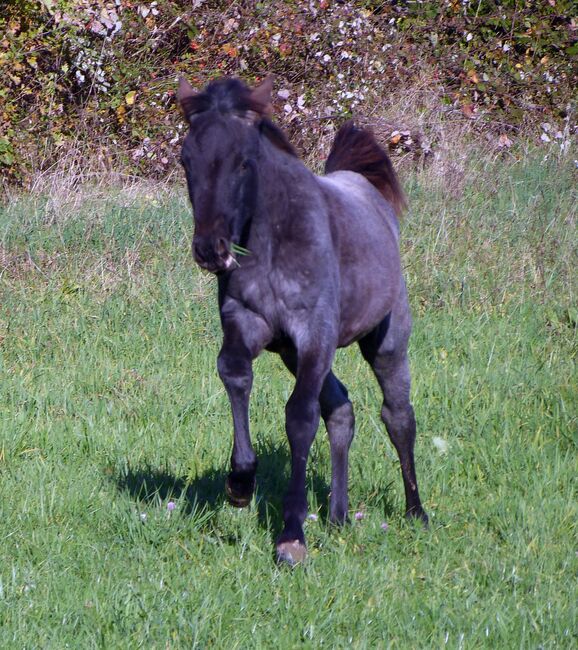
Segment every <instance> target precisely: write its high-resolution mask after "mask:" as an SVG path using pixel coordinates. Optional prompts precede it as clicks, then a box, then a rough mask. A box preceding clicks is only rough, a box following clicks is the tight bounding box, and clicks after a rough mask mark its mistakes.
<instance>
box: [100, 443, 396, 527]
mask: <svg viewBox="0 0 578 650" xmlns="http://www.w3.org/2000/svg"><path fill="white" fill-rule="evenodd" d="M256 452H257V456H258V459H259V465H258V467H257V487H256V492H255V497H254V499H253V502H252V505H251V508H256V509H257V519H258V522H259V525H260V526H261V527H262V528H263V529H264V530H266V531H268V533H269V534H270V535H271V536H272V537H273V539H275V538H276V537H277V536H278V535H279V534H280V533H281V531H282V529H283V496H284V494H285V491H286V489H287V484H288V479H289V469H290V457H289V452H288V449H287V446H286V445H283V444H278V445H274V444H270V443H265V444H262V445H260V446H259V447H258V448H257V449H256ZM311 460H312V461H313V459H311ZM227 473H228V467H227V466H223V467H222V468H218V469H216V468H210V469H207V470H205V471H204V472H202V473H201V474H199V475H198V476H197V477H195V478H194V479H192V480H191V479H186V478H185V477H180V476H176V475H175V474H174V473H172V472H171V471H170V470H168V469H163V468H159V467H154V466H152V465H144V466H140V467H131V466H130V465H127V466H125V467H124V468H122V469H119V470H118V471H117V472H116V474H115V475H114V476H113V480H114V482H115V484H116V487H117V489H118V490H119V491H120V492H125V493H128V494H129V495H130V497H131V498H132V499H134V500H135V501H137V502H140V503H146V504H159V505H160V504H161V503H163V502H166V501H168V500H170V499H173V500H179V501H181V510H182V512H183V513H184V514H185V515H193V514H195V513H208V514H211V513H213V514H216V513H217V512H218V511H219V510H220V509H221V508H223V507H229V506H226V504H227V503H228V502H227V499H226V496H225V479H226V477H227ZM328 478H329V476H325V474H323V475H321V474H320V472H319V471H318V469H317V467H316V465H315V463H314V462H311V463H310V465H309V469H308V478H307V492H308V501H309V505H310V506H313V507H314V509H315V512H316V514H317V515H318V516H319V518H320V519H321V520H322V521H328V515H329V494H330V490H329V485H328V483H327V479H328ZM391 484H392V483H389V484H388V485H385V486H384V485H379V486H377V485H376V486H374V487H373V489H372V490H370V492H369V494H366V495H364V496H365V498H364V503H365V504H366V505H367V506H370V507H371V508H375V507H379V508H380V509H383V511H384V515H385V517H386V519H387V518H389V517H390V516H393V514H394V512H395V508H394V506H393V502H392V501H391V499H390V494H391V492H390V490H391ZM352 505H353V504H352ZM231 507H232V506H231Z"/></svg>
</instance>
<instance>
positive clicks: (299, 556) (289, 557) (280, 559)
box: [277, 539, 307, 567]
mask: <svg viewBox="0 0 578 650" xmlns="http://www.w3.org/2000/svg"><path fill="white" fill-rule="evenodd" d="M306 558H307V547H306V546H305V544H303V542H300V541H299V540H298V539H295V540H293V541H292V542H281V543H280V544H277V563H278V564H286V565H288V566H290V567H294V566H295V565H297V564H301V563H302V562H305V559H306Z"/></svg>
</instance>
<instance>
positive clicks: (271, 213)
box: [254, 140, 316, 231]
mask: <svg viewBox="0 0 578 650" xmlns="http://www.w3.org/2000/svg"><path fill="white" fill-rule="evenodd" d="M314 187H316V181H315V176H314V175H313V174H312V173H311V172H310V171H309V170H308V169H307V167H305V165H304V164H303V163H302V162H301V161H300V160H299V159H298V158H296V157H294V156H291V155H289V154H288V153H286V152H285V151H281V150H280V149H278V148H277V147H276V146H275V145H273V144H271V143H270V142H268V141H267V140H265V141H264V142H263V144H262V149H261V157H260V161H259V181H258V194H257V209H256V212H255V216H254V221H255V226H257V227H258V228H259V229H260V230H269V231H270V230H274V229H275V227H276V226H278V225H280V224H282V223H283V222H285V221H286V220H287V219H289V218H290V219H296V218H299V215H300V213H301V210H300V209H299V208H300V203H303V204H304V203H305V199H306V198H307V194H308V193H309V194H311V192H313V191H314Z"/></svg>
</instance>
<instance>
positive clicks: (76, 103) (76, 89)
mask: <svg viewBox="0 0 578 650" xmlns="http://www.w3.org/2000/svg"><path fill="white" fill-rule="evenodd" d="M573 10H574V11H575V5H574V3H573V2H571V1H570V0H547V1H540V2H538V1H529V2H522V1H519V0H508V1H506V2H494V1H489V0H476V1H475V2H469V1H463V0H462V1H461V2H458V1H454V0H444V1H442V2H411V3H410V2H394V1H389V2H372V1H371V0H367V1H358V2H352V1H347V0H344V1H341V2H329V1H327V0H321V1H306V0H294V1H290V0H285V1H279V2H260V3H259V2H258V3H255V2H246V1H242V2H237V3H230V2H223V1H222V0H213V1H209V0H167V1H163V2H160V1H159V2H152V3H149V2H143V3H139V2H136V1H133V0H114V1H105V0H74V1H73V0H43V1H42V2H40V1H35V0H8V3H7V5H6V8H5V9H4V8H3V10H2V13H1V15H0V35H2V36H0V39H1V40H0V172H1V174H2V178H3V180H4V183H20V184H21V183H26V182H27V180H28V179H29V178H30V177H31V176H32V175H34V174H35V173H37V172H38V171H43V170H47V169H50V168H51V167H52V166H54V165H56V164H58V162H59V161H60V160H62V158H63V157H64V156H68V155H74V156H77V157H78V156H80V157H83V159H86V160H88V159H89V158H90V157H94V156H96V157H97V158H98V159H99V161H100V163H101V165H104V166H105V167H110V168H115V169H123V170H126V171H127V172H129V173H131V174H139V175H142V174H146V175H156V176H166V175H167V174H168V173H169V171H170V170H171V169H172V168H173V163H174V160H175V156H176V152H177V149H178V147H177V142H178V141H179V139H180V137H181V133H182V128H183V126H182V122H181V118H180V115H179V113H178V111H177V109H176V106H175V103H174V91H175V85H176V79H177V77H178V75H180V74H185V75H186V76H187V78H188V79H189V80H190V82H191V83H192V84H193V85H197V86H202V85H204V84H205V83H206V82H207V81H208V80H209V79H211V78H214V77H216V76H220V75H223V74H227V75H238V76H241V77H243V78H244V79H246V80H247V81H249V82H255V81H257V80H259V79H260V78H262V77H263V76H264V75H266V74H269V73H274V74H275V75H276V93H275V98H276V105H275V112H276V116H277V118H278V119H279V120H280V121H281V122H282V124H283V126H284V128H286V129H288V131H289V132H290V134H291V136H292V138H293V139H294V140H295V141H296V144H297V146H298V147H299V146H301V147H302V148H305V146H306V145H305V143H306V142H309V143H310V142H312V141H313V142H315V141H316V140H315V139H313V140H312V139H311V136H312V135H313V136H314V135H315V134H317V135H319V134H320V133H321V132H322V130H324V129H325V130H327V129H329V130H332V131H335V128H336V126H338V125H339V124H340V123H341V122H342V121H343V120H344V119H345V118H347V117H349V116H350V115H352V114H355V115H356V116H358V117H359V118H360V119H361V120H362V121H365V122H368V123H375V124H379V123H380V120H381V119H382V118H383V114H384V113H383V109H384V106H386V105H388V104H391V102H392V101H395V97H396V96H397V95H398V94H399V93H400V92H401V91H403V90H404V89H408V88H412V87H415V86H416V84H418V85H419V86H420V88H424V87H427V88H429V89H430V90H431V91H432V92H434V93H435V95H436V96H437V97H438V99H439V110H440V111H447V112H453V113H455V114H456V116H459V119H462V120H471V121H472V122H475V124H476V126H477V127H478V128H479V129H481V130H485V131H486V132H490V133H493V134H495V137H496V138H502V140H501V142H502V143H503V144H504V146H509V144H508V143H511V142H512V140H513V139H515V138H516V135H517V133H518V132H519V129H520V128H522V127H524V126H525V125H528V124H530V125H531V124H535V125H540V124H544V123H545V124H547V125H548V128H547V129H544V128H542V129H541V130H540V127H539V126H538V134H540V133H542V136H544V135H545V136H546V138H547V139H549V140H550V139H554V140H555V139H556V137H557V134H563V133H565V134H566V135H564V136H563V137H561V138H560V140H563V139H564V138H565V137H566V136H567V134H568V133H571V132H572V129H573V128H574V126H573V124H572V119H573V113H572V111H573V106H572V100H573V91H574V89H575V88H576V86H577V85H578V79H577V73H576V59H577V55H578V45H577V44H576V28H577V24H578V18H577V17H576V16H575V15H573V14H572V11H573ZM414 109H415V111H416V112H419V111H420V110H421V107H420V99H419V96H418V97H417V99H416V102H415V106H414ZM384 133H385V136H386V137H387V139H388V141H389V144H390V146H392V147H394V148H395V147H398V146H402V147H405V150H409V149H413V153H414V154H415V153H416V149H417V148H419V151H418V152H417V153H419V155H421V156H426V155H427V154H428V153H429V152H430V151H431V149H432V147H435V142H433V141H432V139H431V138H430V137H429V136H428V133H418V134H415V133H410V131H404V130H403V127H402V126H400V127H399V128H396V125H395V124H394V125H391V124H387V128H385V131H384ZM309 146H310V144H309Z"/></svg>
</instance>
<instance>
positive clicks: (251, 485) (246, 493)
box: [225, 474, 255, 508]
mask: <svg viewBox="0 0 578 650" xmlns="http://www.w3.org/2000/svg"><path fill="white" fill-rule="evenodd" d="M253 492H255V477H254V476H252V477H246V476H245V477H243V479H239V478H237V477H235V476H233V475H232V474H229V476H227V480H226V481H225V493H226V495H227V499H228V500H229V503H230V504H231V505H232V506H235V508H246V507H247V506H248V505H249V504H250V503H251V499H252V498H253Z"/></svg>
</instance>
